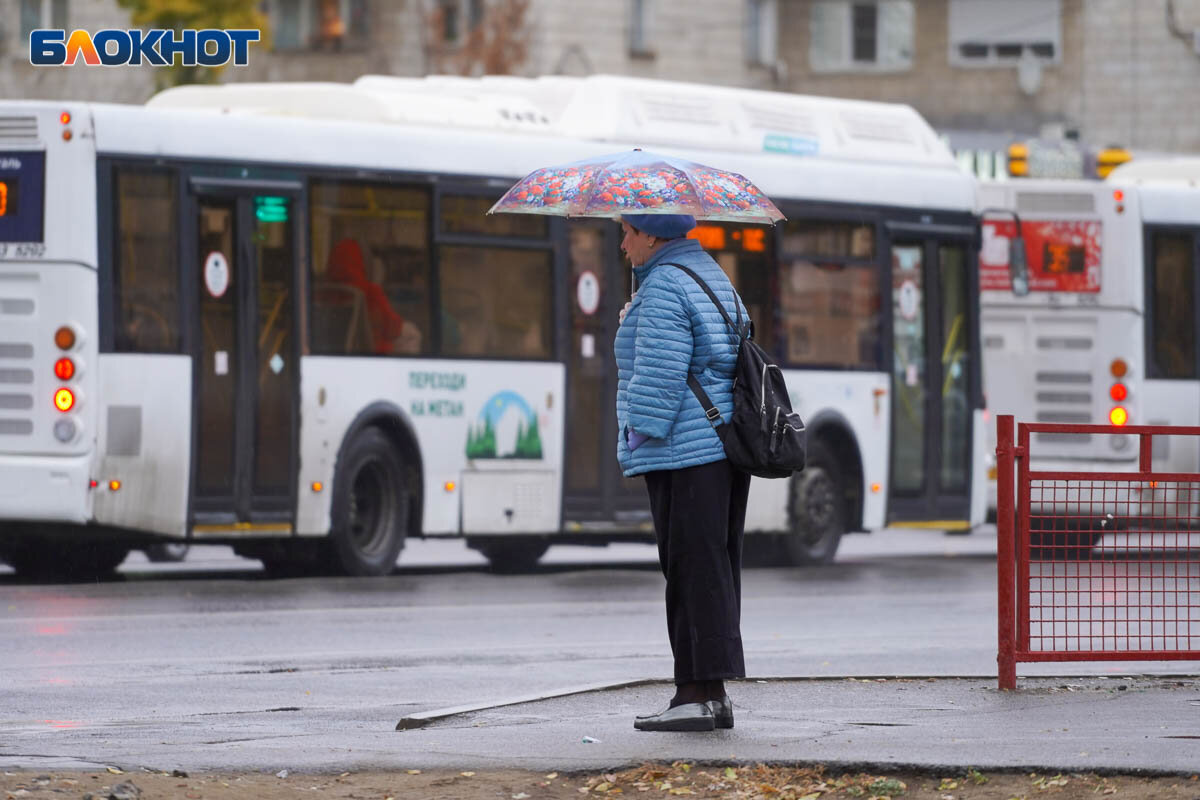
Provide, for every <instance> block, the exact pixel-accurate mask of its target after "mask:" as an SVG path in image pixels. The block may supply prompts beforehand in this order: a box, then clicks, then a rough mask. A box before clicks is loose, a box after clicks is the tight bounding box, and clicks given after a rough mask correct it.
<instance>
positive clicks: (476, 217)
mask: <svg viewBox="0 0 1200 800" xmlns="http://www.w3.org/2000/svg"><path fill="white" fill-rule="evenodd" d="M495 202H496V198H495V197H489V196H484V195H478V194H445V195H442V198H441V200H440V201H439V209H438V210H439V212H440V215H441V232H442V233H465V234H471V235H475V236H499V237H503V238H509V237H519V238H526V239H545V238H546V237H547V236H549V235H550V222H549V220H548V219H547V218H546V217H540V216H537V215H535V214H490V215H489V214H488V213H487V212H488V209H489V208H491V207H492V204H493V203H495Z"/></svg>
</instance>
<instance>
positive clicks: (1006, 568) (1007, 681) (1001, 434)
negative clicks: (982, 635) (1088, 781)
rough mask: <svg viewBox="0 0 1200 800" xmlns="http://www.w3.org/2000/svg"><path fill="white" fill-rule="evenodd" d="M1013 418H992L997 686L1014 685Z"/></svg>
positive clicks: (1004, 687)
mask: <svg viewBox="0 0 1200 800" xmlns="http://www.w3.org/2000/svg"><path fill="white" fill-rule="evenodd" d="M1013 444H1014V443H1013V417H1012V415H1011V414H1002V415H999V416H997V417H996V591H997V593H998V597H997V602H996V610H997V627H996V631H997V640H998V642H997V643H998V646H999V649H998V652H997V655H996V661H997V664H998V670H999V673H998V677H999V682H1000V688H1001V689H1015V688H1017V662H1016V652H1015V650H1016V641H1015V636H1016V630H1015V626H1016V610H1015V606H1014V600H1015V597H1016V586H1015V585H1014V584H1015V582H1016V574H1015V567H1016V565H1015V563H1014V560H1015V559H1016V554H1017V549H1016V544H1015V540H1014V533H1013V532H1014V527H1013V522H1014V516H1015V515H1014V513H1013V500H1014V498H1015V497H1016V492H1015V491H1014V489H1013V483H1014V480H1015V479H1014V474H1013V473H1014V460H1015V455H1016V451H1015V448H1014V446H1013Z"/></svg>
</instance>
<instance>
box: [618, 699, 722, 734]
mask: <svg viewBox="0 0 1200 800" xmlns="http://www.w3.org/2000/svg"><path fill="white" fill-rule="evenodd" d="M633 727H635V728H637V729H638V730H639V731H711V730H712V729H713V728H714V727H716V722H715V720H714V719H713V713H712V709H711V708H709V707H708V703H684V704H683V705H678V706H673V707H672V708H668V709H667V710H666V711H660V712H658V713H657V714H648V715H646V716H644V717H637V718H635V719H634V720H633Z"/></svg>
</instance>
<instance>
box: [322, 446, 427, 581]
mask: <svg viewBox="0 0 1200 800" xmlns="http://www.w3.org/2000/svg"><path fill="white" fill-rule="evenodd" d="M412 508H413V487H412V486H411V484H410V483H409V482H408V481H407V479H406V475H405V469H404V465H403V464H402V463H401V462H400V456H399V455H398V454H397V453H396V448H395V447H394V446H393V445H392V442H391V440H389V439H388V437H387V436H386V435H384V433H383V431H381V430H379V429H378V428H367V429H365V430H363V431H362V432H361V433H359V434H358V435H357V436H355V437H354V439H353V440H351V442H350V444H349V445H347V447H346V451H345V453H344V455H343V456H342V458H341V459H339V461H338V468H337V476H336V477H335V479H334V488H333V514H332V516H333V531H332V532H331V533H330V545H331V549H332V550H333V555H334V558H335V559H336V562H337V564H338V565H339V566H340V567H341V569H342V571H343V572H344V573H345V574H347V575H387V574H389V573H390V572H391V571H392V569H393V568H394V567H395V566H396V559H397V558H399V557H400V551H401V550H403V549H404V537H405V536H406V535H407V533H408V526H409V515H410V514H411V513H412Z"/></svg>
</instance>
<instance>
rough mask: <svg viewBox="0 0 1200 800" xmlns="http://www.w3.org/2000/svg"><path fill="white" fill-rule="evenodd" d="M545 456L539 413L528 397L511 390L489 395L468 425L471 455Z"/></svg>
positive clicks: (502, 456)
mask: <svg viewBox="0 0 1200 800" xmlns="http://www.w3.org/2000/svg"><path fill="white" fill-rule="evenodd" d="M541 457H542V437H541V434H540V433H539V426H538V418H537V414H535V413H534V411H533V408H531V407H530V405H529V403H528V402H526V401H525V398H523V397H521V395H519V394H517V393H516V392H513V391H509V390H505V391H502V392H497V393H496V394H494V395H492V396H491V397H489V398H488V400H487V402H486V403H484V404H483V408H481V409H480V411H479V418H478V421H477V422H476V424H474V425H472V426H471V427H470V428H468V429H467V458H536V459H540V458H541Z"/></svg>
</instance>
